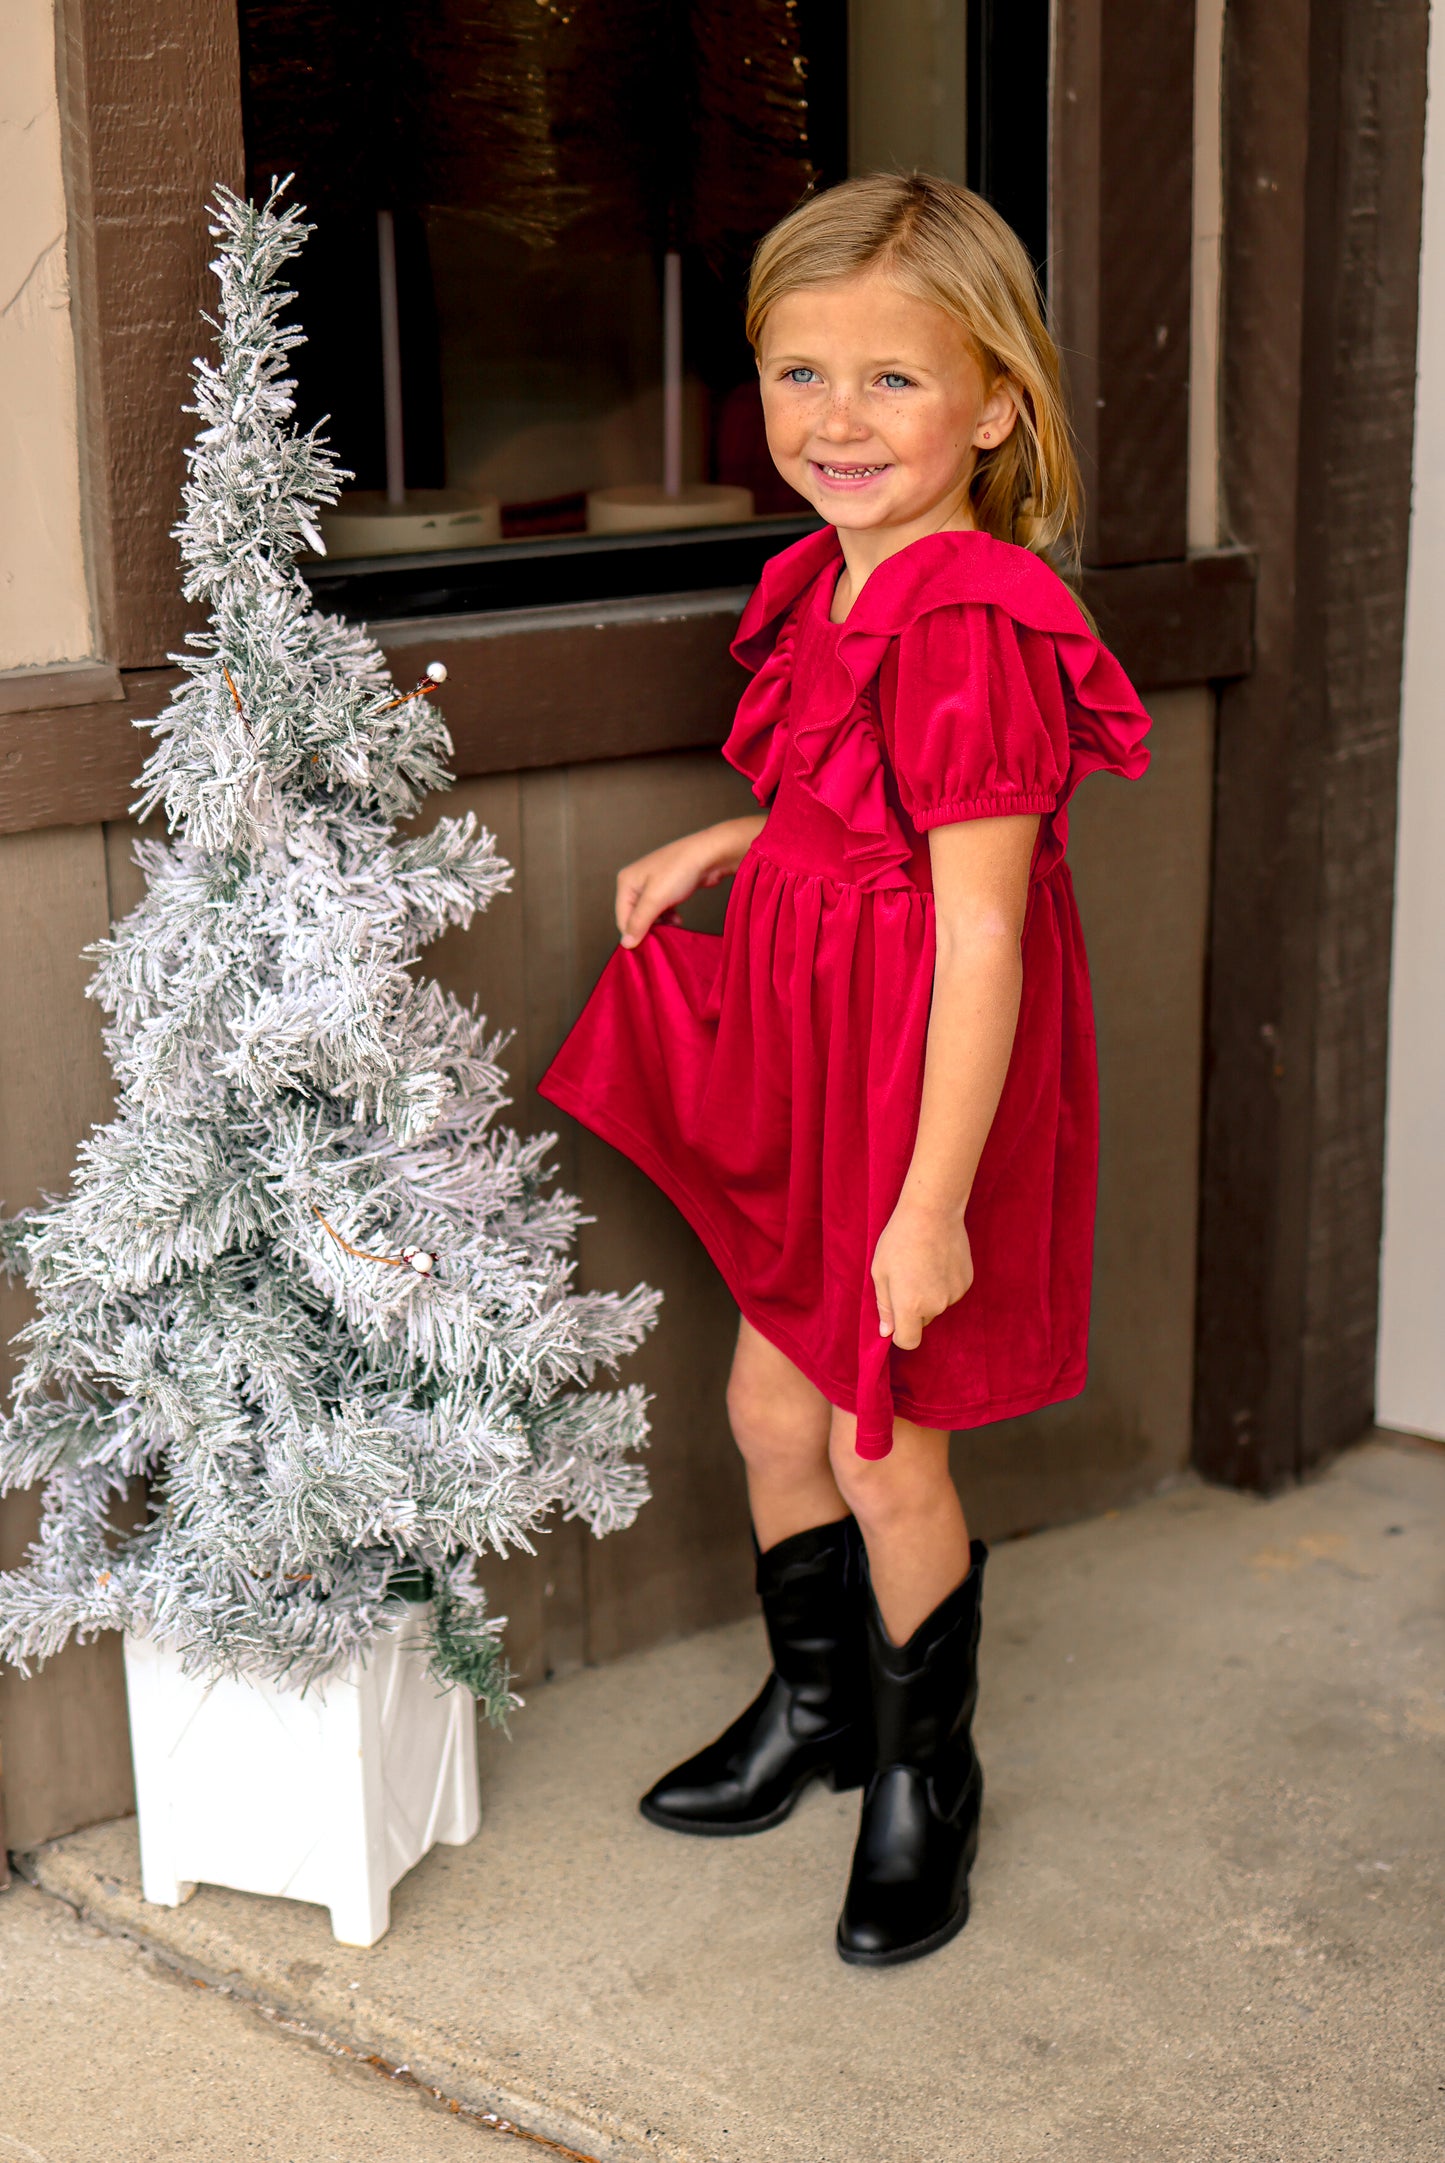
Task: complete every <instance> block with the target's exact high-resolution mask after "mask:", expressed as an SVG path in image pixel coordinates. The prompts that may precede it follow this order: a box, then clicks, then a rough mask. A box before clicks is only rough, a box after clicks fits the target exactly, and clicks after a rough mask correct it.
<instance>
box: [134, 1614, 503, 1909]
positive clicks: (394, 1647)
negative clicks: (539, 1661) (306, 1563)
mask: <svg viewBox="0 0 1445 2163" xmlns="http://www.w3.org/2000/svg"><path fill="white" fill-rule="evenodd" d="M426 1613H427V1610H426V1609H424V1608H410V1609H408V1610H407V1612H406V1616H405V1619H404V1620H403V1621H402V1622H401V1623H400V1624H399V1626H398V1627H397V1629H396V1630H395V1631H393V1632H391V1633H390V1634H389V1635H388V1636H386V1637H384V1638H383V1639H382V1640H381V1641H380V1642H379V1643H378V1645H377V1646H376V1649H375V1651H374V1652H373V1653H372V1655H371V1657H370V1658H369V1659H368V1660H367V1662H366V1664H365V1665H364V1666H357V1667H353V1668H352V1669H351V1671H350V1672H349V1673H346V1674H341V1675H333V1676H330V1677H328V1678H327V1680H326V1681H325V1682H321V1683H314V1684H313V1685H312V1687H311V1688H310V1689H309V1690H307V1691H306V1692H305V1694H304V1695H303V1694H302V1693H301V1692H300V1691H299V1690H283V1689H278V1688H277V1687H276V1685H275V1684H274V1683H266V1682H257V1681H253V1680H251V1679H250V1678H245V1677H243V1678H236V1677H229V1676H223V1677H221V1678H220V1679H219V1680H217V1681H207V1680H205V1679H204V1677H201V1676H192V1675H185V1674H183V1673H182V1672H181V1663H180V1659H179V1657H178V1655H177V1654H176V1653H175V1652H173V1651H172V1650H171V1649H170V1648H169V1647H168V1646H166V1645H163V1644H160V1643H158V1642H157V1641H156V1640H155V1639H154V1638H151V1637H130V1636H128V1637H127V1638H126V1640H125V1679H126V1694H127V1696H128V1698H129V1701H130V1736H131V1752H132V1755H133V1757H134V1760H135V1786H136V1808H137V1811H138V1814H139V1817H140V1851H141V1890H142V1892H143V1894H144V1896H145V1898H146V1899H147V1900H153V1901H155V1902H156V1903H157V1904H158V1905H160V1906H161V1907H168V1908H173V1907H178V1906H179V1905H180V1903H181V1902H182V1901H183V1900H189V1898H190V1897H191V1894H192V1893H193V1892H194V1891H195V1889H196V1886H197V1885H198V1884H200V1883H205V1884H207V1885H230V1886H234V1887H236V1888H237V1889H238V1890H239V1891H241V1892H247V1893H274V1894H281V1895H284V1896H285V1897H286V1898H287V1899H289V1900H314V1901H316V1902H318V1903H319V1905H320V1906H322V1907H325V1908H329V1909H330V1910H331V1928H332V1930H333V1932H334V1933H335V1935H336V1937H337V1938H339V1939H340V1941H341V1943H342V1944H343V1945H374V1944H375V1943H376V1941H377V1939H378V1938H379V1937H381V1936H382V1934H383V1932H384V1931H385V1930H386V1927H387V1924H388V1922H389V1921H390V1917H391V1888H392V1886H393V1885H395V1884H396V1882H397V1880H398V1879H399V1878H402V1877H405V1875H406V1873H407V1871H408V1870H410V1869H411V1867H412V1865H413V1863H417V1862H419V1861H420V1860H421V1858H422V1856H423V1855H425V1854H426V1852H427V1850H428V1849H429V1848H430V1847H431V1846H432V1845H433V1843H434V1842H436V1841H438V1840H440V1841H445V1842H447V1843H448V1844H449V1845H453V1846H460V1845H461V1844H462V1843H463V1842H464V1841H467V1840H470V1839H472V1838H473V1837H474V1835H475V1833H476V1830H477V1827H478V1824H479V1823H480V1819H481V1810H480V1804H479V1800H478V1792H477V1711H476V1703H475V1700H474V1699H473V1698H472V1696H471V1693H470V1692H469V1691H466V1690H461V1689H450V1690H442V1689H439V1687H438V1685H437V1684H436V1682H435V1681H434V1680H433V1678H432V1677H431V1676H430V1675H429V1674H428V1672H427V1667H426V1652H425V1646H424V1642H423V1634H424V1633H423V1628H422V1625H423V1623H424V1620H425V1617H426Z"/></svg>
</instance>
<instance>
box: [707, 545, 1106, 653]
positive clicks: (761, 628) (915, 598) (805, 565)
mask: <svg viewBox="0 0 1445 2163" xmlns="http://www.w3.org/2000/svg"><path fill="white" fill-rule="evenodd" d="M842 553H843V551H842V549H841V548H840V546H839V543H838V535H837V532H836V530H835V528H834V527H832V526H824V527H822V528H820V530H819V531H818V532H816V533H806V534H804V536H803V538H802V540H801V541H794V542H793V544H792V546H791V547H790V548H785V549H783V550H782V551H781V553H780V554H778V555H776V556H772V557H770V558H769V559H768V561H767V562H766V563H765V564H764V565H763V572H762V576H761V578H760V579H759V580H758V583H757V586H756V587H755V588H754V591H753V593H752V596H751V598H750V599H749V601H748V605H747V607H746V608H745V609H744V610H743V613H742V620H741V621H740V623H739V624H738V628H737V634H736V636H735V637H734V639H733V642H732V652H733V655H734V658H735V659H736V660H739V661H741V662H742V664H743V666H744V668H750V669H756V668H758V667H760V666H761V664H762V662H763V661H764V660H765V658H766V657H767V654H768V653H769V651H770V650H771V647H772V643H773V641H774V639H775V638H776V637H777V633H778V629H779V627H780V625H781V623H782V620H783V619H784V618H785V617H786V616H787V615H788V614H789V612H790V611H791V609H792V608H793V605H794V603H795V602H796V601H797V600H798V599H799V598H800V596H801V595H802V594H803V593H804V592H805V591H806V590H807V588H808V587H809V586H811V585H812V583H813V581H814V580H815V579H816V578H818V577H819V576H820V574H821V573H822V572H824V571H825V570H827V569H828V567H829V566H830V565H833V564H836V563H837V562H838V559H839V558H840V557H841V555H842ZM961 601H983V602H991V603H993V605H994V606H996V607H998V608H1002V609H1003V610H1004V611H1005V613H1006V614H1008V615H1010V616H1012V617H1013V619H1014V621H1015V622H1016V623H1019V624H1023V625H1025V626H1027V628H1028V629H1029V630H1032V631H1045V632H1048V633H1049V634H1050V635H1051V636H1053V637H1055V638H1068V639H1073V638H1079V639H1082V640H1083V641H1084V642H1085V643H1086V644H1087V645H1088V646H1090V647H1093V648H1098V647H1099V643H1100V642H1099V640H1098V639H1097V638H1096V636H1095V635H1094V633H1093V632H1092V631H1091V630H1090V629H1089V626H1088V624H1087V623H1086V622H1085V620H1084V617H1083V615H1082V613H1081V611H1080V609H1079V604H1078V602H1077V601H1076V600H1075V599H1074V596H1073V595H1072V594H1071V593H1070V591H1069V589H1068V587H1067V586H1066V585H1065V584H1064V582H1063V580H1062V579H1061V578H1060V577H1059V575H1058V573H1057V572H1056V571H1051V570H1050V569H1049V566H1048V565H1047V564H1046V563H1045V562H1044V560H1043V558H1042V557H1041V556H1036V555H1035V554H1034V553H1033V551H1032V550H1031V549H1028V548H1019V547H1017V546H1016V545H1015V544H1014V543H1013V542H1012V541H996V540H995V539H994V537H993V535H992V534H991V533H972V532H970V533H930V534H927V535H925V537H924V538H923V539H922V540H921V541H910V543H909V544H908V546H907V548H900V549H899V551H898V553H897V555H894V556H889V557H887V558H886V559H885V561H884V562H882V563H880V564H879V566H878V568H877V570H876V571H874V572H873V573H872V575H871V576H870V577H869V578H868V579H867V581H866V582H865V584H864V587H863V591H862V592H861V593H860V594H859V596H858V598H857V600H856V601H855V602H854V603H853V606H852V608H851V609H850V610H849V613H848V618H847V621H846V622H845V623H842V624H840V625H839V626H838V631H839V634H840V635H839V645H840V648H847V649H852V651H853V653H854V654H855V655H856V656H857V658H856V659H855V660H854V661H853V662H852V663H851V664H850V666H851V669H852V672H853V673H854V674H855V675H856V674H858V673H859V665H860V663H861V662H862V659H863V656H862V650H861V647H860V644H859V642H860V641H864V640H873V639H880V638H881V639H884V640H886V639H890V638H896V637H897V636H898V634H899V632H900V631H906V630H908V629H909V628H910V627H911V626H912V625H913V624H915V623H917V622H918V620H919V618H920V617H921V616H926V615H929V614H930V613H931V612H932V611H933V610H934V609H936V608H950V607H953V606H954V605H956V604H957V603H958V602H961ZM863 680H864V681H865V682H866V681H867V676H866V675H864V677H863Z"/></svg>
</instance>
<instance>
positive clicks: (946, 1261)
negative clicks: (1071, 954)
mask: <svg viewBox="0 0 1445 2163" xmlns="http://www.w3.org/2000/svg"><path fill="white" fill-rule="evenodd" d="M1038 827H1039V822H1038V819H1037V818H1036V817H1029V818H996V819H970V820H968V821H966V822H965V823H963V824H961V825H957V826H940V827H936V828H935V829H934V830H933V832H932V833H930V835H929V837H928V844H929V857H930V860H931V863H932V866H933V892H934V909H935V923H936V928H937V956H936V959H935V962H934V970H933V1007H932V1012H931V1014H930V1016H929V1022H928V1050H927V1055H926V1058H925V1062H924V1069H923V1101H922V1105H921V1108H920V1110H919V1115H918V1134H917V1137H916V1139H915V1141H914V1145H913V1157H912V1161H911V1163H910V1164H909V1167H908V1173H907V1176H906V1178H905V1179H904V1182H903V1191H902V1192H901V1194H900V1195H899V1197H898V1203H897V1206H896V1208H895V1209H894V1211H893V1214H892V1216H891V1217H890V1218H889V1220H888V1223H887V1225H886V1226H885V1228H884V1231H883V1235H882V1237H881V1238H880V1239H879V1241H878V1245H877V1248H876V1249H875V1251H874V1256H873V1283H874V1288H875V1290H876V1291H877V1294H878V1327H879V1330H880V1331H881V1333H882V1335H883V1336H885V1337H892V1339H893V1341H894V1343H895V1344H897V1345H899V1346H901V1347H902V1348H903V1349H904V1350H912V1348H913V1347H914V1346H915V1345H917V1344H918V1343H920V1342H921V1340H922V1336H923V1330H924V1326H925V1324H926V1323H928V1322H931V1321H932V1320H933V1318H934V1316H935V1315H939V1314H942V1312H943V1310H944V1309H945V1307H951V1306H952V1305H953V1304H954V1302H955V1300H959V1299H962V1297H963V1295H964V1293H965V1292H966V1291H967V1290H968V1288H969V1286H970V1285H971V1284H972V1282H973V1257H972V1255H971V1253H970V1251H969V1244H968V1233H967V1231H966V1229H965V1226H964V1218H965V1213H966V1211H967V1208H968V1197H969V1194H970V1192H971V1190H972V1187H973V1179H974V1174H975V1172H976V1171H977V1170H978V1160H979V1158H980V1156H982V1154H983V1145H984V1143H985V1142H986V1141H987V1139H988V1130H989V1128H990V1126H991V1125H992V1124H993V1115H994V1113H995V1112H996V1111H997V1109H998V1100H999V1097H1000V1096H1001V1094H1002V1092H1003V1084H1004V1076H1005V1075H1006V1074H1007V1072H1008V1063H1009V1055H1010V1053H1011V1052H1012V1050H1013V1040H1014V1030H1015V1028H1016V1026H1017V1024H1018V1015H1019V994H1020V991H1021V989H1022V985H1023V960H1022V956H1021V953H1020V947H1019V942H1020V940H1021V938H1022V936H1023V926H1024V911H1025V909H1026V907H1027V905H1028V893H1029V866H1030V864H1031V863H1032V861H1033V853H1034V841H1035V838H1036V836H1037V834H1038Z"/></svg>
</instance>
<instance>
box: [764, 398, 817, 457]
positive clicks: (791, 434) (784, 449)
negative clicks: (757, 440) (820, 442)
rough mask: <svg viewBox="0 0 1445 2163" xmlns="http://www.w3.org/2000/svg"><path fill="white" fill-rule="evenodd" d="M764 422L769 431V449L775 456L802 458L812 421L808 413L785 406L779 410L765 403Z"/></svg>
mask: <svg viewBox="0 0 1445 2163" xmlns="http://www.w3.org/2000/svg"><path fill="white" fill-rule="evenodd" d="M763 422H764V425H765V427H766V429H767V433H768V449H769V450H770V451H771V452H772V454H773V456H774V458H801V456H802V455H803V450H804V447H805V446H806V444H807V441H808V437H809V436H810V434H811V433H812V423H811V422H810V420H809V419H808V417H807V415H806V414H802V413H796V412H792V411H790V410H789V409H787V408H784V409H783V410H782V411H781V412H779V411H778V410H777V409H776V408H770V407H769V406H768V405H766V404H764V407H763Z"/></svg>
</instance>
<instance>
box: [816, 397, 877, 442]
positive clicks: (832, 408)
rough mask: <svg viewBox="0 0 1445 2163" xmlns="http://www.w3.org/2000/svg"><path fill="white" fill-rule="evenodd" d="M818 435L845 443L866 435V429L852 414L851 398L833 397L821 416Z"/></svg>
mask: <svg viewBox="0 0 1445 2163" xmlns="http://www.w3.org/2000/svg"><path fill="white" fill-rule="evenodd" d="M818 433H819V435H822V436H826V437H827V439H828V441H829V442H830V443H847V442H849V441H851V440H852V439H853V438H854V437H856V436H861V435H866V433H867V430H866V429H865V428H864V427H863V425H862V423H861V422H860V421H859V420H858V418H857V416H856V415H855V414H854V411H853V405H852V401H851V399H848V398H842V397H839V398H834V399H833V400H832V401H831V403H830V404H829V407H828V410H827V412H826V413H825V414H824V416H823V425H822V427H821V428H820V429H819V431H818Z"/></svg>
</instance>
